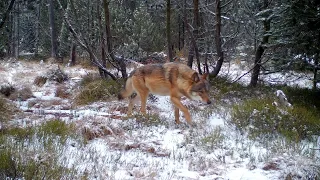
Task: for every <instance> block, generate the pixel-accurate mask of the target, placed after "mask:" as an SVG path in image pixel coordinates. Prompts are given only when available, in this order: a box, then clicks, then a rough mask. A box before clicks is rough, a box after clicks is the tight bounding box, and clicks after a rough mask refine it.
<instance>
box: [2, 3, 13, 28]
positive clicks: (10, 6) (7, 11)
mask: <svg viewBox="0 0 320 180" xmlns="http://www.w3.org/2000/svg"><path fill="white" fill-rule="evenodd" d="M14 1H15V0H11V1H10V4H9V6H8V8H7V10H6V12H5V13H4V14H3V17H2V19H1V21H0V29H1V28H2V27H3V25H4V23H5V22H6V20H7V17H8V16H9V13H10V11H11V10H12V7H13V5H14Z"/></svg>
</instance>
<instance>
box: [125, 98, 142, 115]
mask: <svg viewBox="0 0 320 180" xmlns="http://www.w3.org/2000/svg"><path fill="white" fill-rule="evenodd" d="M129 99H130V100H129V105H128V112H127V115H128V116H131V115H132V110H133V107H134V105H135V104H137V102H138V101H139V99H140V97H139V95H138V94H136V93H134V94H132V95H131V96H130V98H129Z"/></svg>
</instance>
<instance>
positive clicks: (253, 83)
mask: <svg viewBox="0 0 320 180" xmlns="http://www.w3.org/2000/svg"><path fill="white" fill-rule="evenodd" d="M268 5H269V2H268V0H264V9H267V8H268ZM263 27H264V33H263V34H264V36H263V38H262V42H261V43H260V44H259V46H258V48H257V50H256V54H255V59H254V67H253V71H252V74H251V80H250V84H249V85H250V86H252V87H256V86H257V84H258V80H259V74H260V69H261V59H262V55H263V53H264V51H265V47H264V45H265V44H267V43H268V41H269V37H270V36H269V35H266V34H267V33H268V31H270V20H269V19H268V20H264V21H263Z"/></svg>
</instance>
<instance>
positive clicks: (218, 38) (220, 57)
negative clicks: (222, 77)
mask: <svg viewBox="0 0 320 180" xmlns="http://www.w3.org/2000/svg"><path fill="white" fill-rule="evenodd" d="M215 10H216V30H215V34H214V37H215V42H216V50H217V55H218V61H217V65H216V67H215V68H214V70H213V72H212V73H211V75H212V76H213V77H216V76H217V75H218V74H219V72H220V69H221V66H222V64H223V61H224V57H223V51H222V44H221V1H220V0H216V6H215Z"/></svg>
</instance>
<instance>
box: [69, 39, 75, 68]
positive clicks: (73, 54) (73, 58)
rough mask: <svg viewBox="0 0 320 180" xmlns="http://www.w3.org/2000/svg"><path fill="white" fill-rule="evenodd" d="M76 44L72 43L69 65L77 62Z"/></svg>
mask: <svg viewBox="0 0 320 180" xmlns="http://www.w3.org/2000/svg"><path fill="white" fill-rule="evenodd" d="M76 47H77V46H76V44H75V43H72V45H71V51H70V60H69V63H68V66H74V65H75V64H76Z"/></svg>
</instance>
